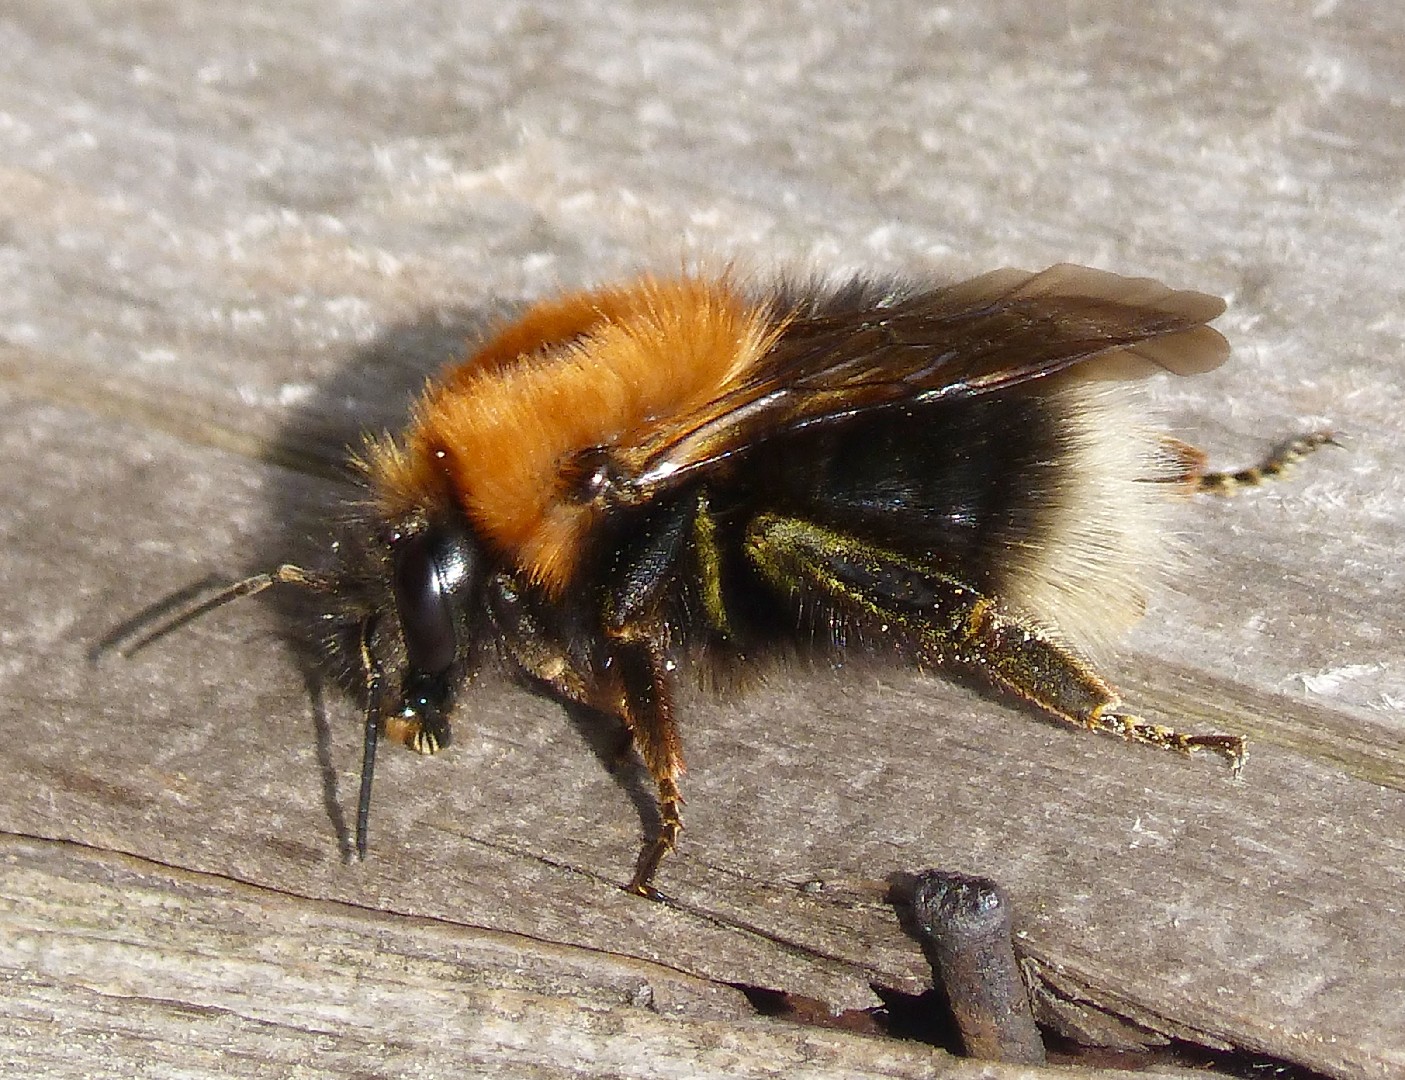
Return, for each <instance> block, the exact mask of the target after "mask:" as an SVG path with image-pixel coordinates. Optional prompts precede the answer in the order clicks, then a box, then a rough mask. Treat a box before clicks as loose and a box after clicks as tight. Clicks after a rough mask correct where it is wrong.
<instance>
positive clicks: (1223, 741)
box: [1085, 701, 1249, 777]
mask: <svg viewBox="0 0 1405 1080" xmlns="http://www.w3.org/2000/svg"><path fill="white" fill-rule="evenodd" d="M1119 707H1120V703H1118V702H1115V701H1114V702H1113V703H1112V704H1110V705H1108V706H1107V707H1105V708H1101V709H1097V710H1095V711H1094V714H1093V715H1092V716H1090V717H1089V718H1088V720H1087V721H1085V723H1086V725H1087V727H1089V728H1091V729H1093V730H1096V731H1110V732H1112V733H1113V734H1114V735H1121V736H1122V737H1123V738H1124V739H1127V740H1128V741H1129V742H1139V743H1146V744H1147V745H1148V746H1159V747H1161V748H1162V749H1163V750H1175V751H1176V752H1178V753H1181V754H1192V753H1194V752H1195V751H1196V750H1210V751H1213V752H1214V753H1217V754H1220V755H1221V756H1222V757H1224V759H1225V760H1226V761H1228V762H1229V771H1230V775H1231V776H1234V777H1238V776H1239V774H1240V773H1241V772H1243V770H1244V760H1245V758H1247V757H1248V756H1249V750H1248V745H1247V743H1246V742H1245V739H1244V736H1242V735H1215V734H1212V735H1185V734H1182V733H1181V732H1179V731H1177V730H1176V729H1175V728H1170V727H1167V726H1166V725H1165V724H1155V723H1152V722H1151V721H1149V720H1143V719H1142V718H1141V717H1140V716H1134V715H1132V714H1131V713H1123V712H1117V711H1116V709H1117V708H1119Z"/></svg>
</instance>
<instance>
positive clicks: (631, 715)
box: [611, 625, 683, 900]
mask: <svg viewBox="0 0 1405 1080" xmlns="http://www.w3.org/2000/svg"><path fill="white" fill-rule="evenodd" d="M611 660H612V662H613V663H612V666H613V667H614V668H615V670H616V672H617V677H618V679H619V683H620V697H621V700H620V715H621V716H622V717H623V718H624V722H625V726H626V727H628V728H629V730H630V733H631V734H632V735H633V736H634V745H635V746H636V747H637V748H638V750H639V756H640V757H642V758H643V759H644V764H645V765H646V766H647V767H648V769H649V773H650V775H651V776H653V778H654V783H655V784H656V785H657V787H658V808H659V832H658V835H657V836H656V837H655V838H654V839H653V840H651V841H649V842H648V843H646V844H645V845H644V848H643V850H641V851H640V853H639V862H638V864H637V865H636V868H635V871H634V877H633V878H631V879H630V882H629V885H628V886H627V888H628V891H630V892H632V893H638V894H639V895H640V896H647V897H648V898H649V899H651V900H658V899H661V895H660V893H659V891H658V890H657V889H655V888H654V887H653V885H651V884H650V882H651V881H652V880H653V877H654V874H655V872H657V870H658V868H659V864H660V863H661V862H662V861H663V859H664V856H666V855H668V854H669V852H671V851H673V849H674V848H675V847H677V846H678V834H679V833H681V832H682V831H683V813H682V811H683V795H682V792H681V791H680V790H679V787H678V780H679V777H681V776H682V775H683V744H682V740H681V739H680V738H679V737H678V725H677V723H676V721H675V720H674V718H673V685H672V676H671V675H669V671H668V662H667V660H666V658H665V656H664V635H663V633H662V629H661V628H657V627H651V626H648V625H645V626H631V625H626V626H624V627H622V628H620V629H619V630H616V631H614V632H613V633H612V642H611Z"/></svg>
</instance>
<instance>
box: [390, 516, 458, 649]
mask: <svg viewBox="0 0 1405 1080" xmlns="http://www.w3.org/2000/svg"><path fill="white" fill-rule="evenodd" d="M391 559H392V564H393V566H392V580H391V588H392V591H393V592H394V594H395V610H396V614H397V615H398V616H399V618H400V633H401V636H402V637H403V639H404V641H405V656H406V659H407V660H409V664H410V668H411V670H412V672H414V673H415V674H418V675H442V674H443V673H444V672H446V671H448V669H449V667H450V666H451V665H452V664H453V662H454V660H455V659H457V657H458V655H459V645H460V642H459V618H458V615H457V610H458V609H460V608H462V607H463V606H464V605H465V604H467V603H468V602H470V600H471V599H472V596H471V594H472V591H473V577H474V569H475V565H474V564H475V562H476V559H477V556H476V552H475V551H474V548H473V543H472V541H471V539H470V538H469V536H468V535H467V533H466V532H465V531H464V530H462V529H458V528H454V527H452V526H448V525H442V524H431V525H430V527H429V528H427V529H425V530H423V531H422V532H417V533H412V534H410V535H409V536H404V537H402V538H400V539H398V540H395V541H393V542H392V547H391Z"/></svg>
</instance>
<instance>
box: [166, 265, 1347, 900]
mask: <svg viewBox="0 0 1405 1080" xmlns="http://www.w3.org/2000/svg"><path fill="white" fill-rule="evenodd" d="M1223 310H1224V304H1223V302H1222V301H1221V300H1219V299H1217V298H1215V297H1212V296H1208V295H1205V294H1203V293H1198V292H1188V291H1177V290H1173V289H1170V288H1167V287H1165V286H1163V285H1160V284H1158V283H1156V282H1153V281H1150V280H1145V279H1132V278H1125V277H1120V276H1116V275H1113V274H1109V273H1105V272H1101V271H1097V270H1091V269H1087V268H1083V267H1077V266H1071V265H1060V266H1055V267H1052V268H1050V269H1048V270H1045V271H1043V272H1040V273H1029V272H1025V271H1020V270H1013V269H1006V270H997V271H995V272H993V273H989V274H986V275H984V276H981V277H978V278H975V279H974V280H971V281H967V282H964V283H961V284H956V285H951V286H944V287H927V286H920V285H914V284H910V283H905V282H901V281H870V280H865V279H857V280H852V281H849V282H847V283H840V284H830V285H821V284H797V283H793V282H792V283H783V284H780V285H776V286H773V287H769V288H766V287H759V286H757V285H755V284H752V283H747V282H743V281H739V280H737V279H736V278H735V277H733V276H729V275H722V276H718V277H710V276H704V275H690V274H683V275H679V276H676V277H671V278H659V277H644V278H641V279H639V280H637V281H634V282H631V283H629V284H626V285H623V286H619V287H613V288H604V289H600V290H597V291H589V292H581V293H576V294H572V295H567V296H564V297H562V298H559V299H554V300H549V301H546V302H543V303H539V304H537V305H535V306H534V307H531V308H530V309H528V310H527V311H526V312H525V313H524V314H523V315H522V317H521V318H520V319H519V320H518V321H516V322H515V323H513V324H511V325H508V326H506V327H505V328H503V329H502V330H500V331H499V332H498V333H497V334H496V336H493V337H491V338H490V339H488V340H487V341H486V342H485V343H484V344H483V345H482V346H481V347H480V348H479V349H478V350H477V352H476V353H474V354H473V355H472V356H471V357H469V358H468V359H466V360H463V361H462V362H459V363H456V364H454V365H452V366H450V367H449V368H448V369H447V370H445V371H444V372H443V373H442V374H441V375H440V376H439V377H438V378H437V379H435V380H434V381H432V382H431V383H430V384H429V385H428V386H427V388H426V389H425V391H424V393H423V395H422V396H421V397H420V399H419V400H418V402H417V403H416V404H415V406H414V408H413V412H412V415H411V418H410V421H409V424H408V426H407V428H406V429H405V430H404V431H403V432H402V433H400V434H399V435H394V436H391V435H381V436H376V437H372V438H370V439H368V440H367V442H366V444H365V446H364V448H363V449H362V450H361V452H360V453H359V455H358V456H357V457H356V459H355V466H356V469H357V471H358V472H359V474H360V477H361V479H362V481H363V482H364V486H365V489H366V490H365V499H364V505H363V506H362V507H361V509H360V511H359V518H358V520H357V522H356V523H355V525H354V527H352V528H351V529H349V530H348V532H347V535H346V538H345V539H344V540H343V541H342V542H340V543H339V544H338V546H337V548H336V551H337V553H338V554H337V565H335V566H333V567H332V568H330V569H327V570H310V569H304V568H302V567H298V566H294V565H291V564H285V565H282V566H279V567H277V568H276V569H274V570H272V571H270V572H268V573H265V574H260V575H257V576H255V577H252V578H248V579H246V580H245V581H242V582H239V583H238V584H236V585H234V586H232V587H231V588H229V589H227V590H225V591H224V592H222V593H220V594H219V595H218V596H216V597H214V598H213V599H211V600H209V601H207V602H206V603H204V604H201V605H199V606H198V608H196V609H195V610H192V611H191V612H189V613H187V615H186V616H183V617H182V618H186V617H193V616H194V615H195V614H199V613H200V612H203V611H205V610H208V609H209V608H211V607H213V606H216V605H217V604H221V603H224V602H226V601H228V600H231V599H233V598H235V597H237V596H245V595H250V594H253V593H256V592H259V591H262V590H263V589H265V588H268V587H270V586H272V585H274V584H288V585H294V586H298V587H300V588H302V589H305V590H309V591H310V593H311V594H313V595H314V596H315V597H316V598H317V602H318V604H320V610H321V612H322V618H321V620H320V622H321V625H322V627H323V634H324V636H325V637H326V639H327V644H328V646H329V648H330V651H331V652H332V653H333V654H334V655H337V656H340V657H342V658H343V660H344V661H345V662H346V663H348V664H349V666H350V668H351V670H352V671H353V672H354V680H353V681H354V682H355V683H356V684H357V686H358V688H359V690H360V691H361V692H362V693H363V694H364V703H365V746H364V762H363V768H362V775H361V789H360V798H359V805H358V814H357V835H356V845H357V850H358V852H359V853H360V854H361V855H362V856H363V857H364V855H365V852H366V846H367V836H368V820H369V808H370V802H371V784H372V777H373V775H374V765H375V755H376V749H377V745H378V743H379V742H380V741H381V740H382V739H384V738H389V739H391V740H393V741H396V742H401V743H404V744H406V745H408V746H410V747H412V748H413V749H415V750H417V751H419V752H421V753H434V752H436V751H438V750H440V749H442V748H443V747H445V746H448V745H449V742H450V718H451V714H452V713H453V712H454V711H455V706H456V698H457V696H458V695H459V692H460V690H461V689H462V688H463V687H465V686H466V685H467V683H468V682H469V680H470V678H471V676H472V675H473V674H474V673H476V672H477V671H478V670H479V669H480V668H481V667H482V666H483V665H484V663H485V662H487V661H488V660H489V659H490V658H491V657H492V656H493V655H495V654H496V655H497V656H499V657H501V658H502V659H503V660H504V661H505V662H506V664H507V665H508V666H509V667H510V668H511V669H514V670H515V671H516V672H518V673H519V674H521V675H523V676H525V677H526V679H527V680H529V681H530V682H531V683H533V684H535V685H536V686H538V687H540V688H542V689H543V690H544V691H546V692H547V693H549V694H551V695H553V696H554V697H556V698H558V699H561V700H563V701H565V702H571V703H576V704H578V705H581V706H585V707H587V708H588V709H590V710H593V711H594V712H597V713H602V714H605V715H607V716H610V717H615V718H617V719H618V721H620V722H621V723H622V724H623V727H624V729H625V730H626V731H627V732H628V735H629V737H630V739H631V740H632V743H633V746H634V747H635V748H636V749H637V751H638V754H639V756H640V757H641V758H642V760H643V762H644V764H645V766H647V768H648V770H649V772H650V774H651V775H652V777H653V780H654V782H655V784H656V785H657V798H658V812H659V823H660V825H659V828H658V830H657V835H655V836H652V837H650V838H649V839H648V840H647V842H646V843H645V845H644V847H643V850H642V851H641V853H640V856H639V860H638V863H637V866H636V869H635V871H634V875H633V878H632V879H631V880H630V882H629V885H628V888H629V889H630V890H632V891H633V892H636V893H639V894H641V895H645V896H651V897H657V895H658V894H657V893H656V892H655V890H654V887H653V885H652V881H653V878H654V876H655V872H656V871H657V869H658V867H659V864H660V861H661V860H662V859H663V858H664V857H665V856H666V855H667V854H668V853H669V852H670V851H672V850H673V849H674V847H675V845H676V844H677V842H678V838H679V833H680V830H681V829H682V827H683V820H682V816H681V805H682V801H683V800H682V795H681V792H680V787H679V784H680V779H681V776H682V774H683V767H684V765H683V751H682V743H681V740H680V737H679V725H678V719H677V717H676V716H675V708H674V697H675V694H674V688H675V680H676V679H677V678H678V677H679V674H678V673H679V672H680V671H682V670H684V669H687V668H690V667H701V668H707V667H711V666H713V665H716V664H719V663H721V664H728V663H732V664H745V663H749V662H752V661H754V660H755V659H756V658H758V657H760V656H762V655H764V654H766V653H768V652H772V651H774V650H775V648H776V647H777V646H778V645H779V644H784V645H786V646H787V647H788V648H789V649H791V650H798V651H801V652H806V651H810V652H818V653H824V652H826V651H829V650H840V649H844V648H846V647H859V648H862V649H864V650H866V651H870V652H879V653H884V652H886V653H889V654H891V655H892V656H894V657H896V658H897V659H898V660H899V662H906V663H910V664H915V665H919V666H921V667H922V668H931V669H943V670H948V671H965V672H971V673H975V674H976V675H978V676H979V677H982V678H984V679H985V680H988V681H989V682H990V683H992V684H994V685H995V686H996V687H999V688H1003V689H1004V690H1005V691H1008V692H1011V693H1013V694H1014V695H1017V696H1018V697H1020V698H1023V699H1025V700H1026V701H1028V702H1030V703H1032V704H1033V705H1035V706H1037V707H1038V708H1039V709H1042V710H1043V711H1044V712H1046V713H1048V714H1050V715H1051V716H1054V717H1057V718H1059V719H1061V720H1064V721H1067V722H1069V723H1071V724H1075V725H1079V726H1083V727H1087V728H1092V729H1098V730H1103V731H1109V732H1113V733H1115V734H1118V735H1121V736H1123V737H1125V738H1127V739H1131V740H1135V741H1137V742H1142V743H1149V744H1152V745H1154V746H1160V747H1166V748H1169V749H1173V750H1179V751H1183V752H1190V751H1193V750H1197V749H1201V748H1204V749H1208V750H1212V751H1218V752H1219V753H1221V754H1223V755H1225V756H1226V757H1227V758H1228V759H1229V760H1230V762H1231V764H1232V765H1233V767H1234V768H1235V769H1236V770H1237V769H1238V767H1239V766H1240V764H1242V761H1243V757H1244V742H1243V740H1242V739H1241V738H1240V737H1238V736H1234V735H1225V734H1182V733H1180V732H1177V731H1175V730H1173V729H1171V728H1168V727H1165V726H1162V725H1160V724H1156V723H1151V722H1149V721H1146V720H1143V719H1141V718H1140V717H1138V716H1136V715H1134V714H1132V713H1130V712H1128V711H1126V709H1125V708H1124V706H1123V703H1122V700H1121V698H1120V697H1119V696H1118V694H1117V692H1116V690H1114V689H1113V687H1112V686H1111V685H1110V684H1109V683H1108V682H1106V681H1105V680H1104V679H1103V678H1101V677H1100V676H1099V675H1098V674H1097V672H1096V671H1095V670H1094V668H1093V666H1092V664H1091V662H1090V661H1089V660H1088V659H1087V657H1088V656H1089V655H1092V653H1093V651H1095V650H1096V649H1097V648H1098V647H1099V646H1100V645H1102V644H1104V643H1106V642H1107V641H1109V640H1111V639H1112V638H1113V637H1114V636H1115V635H1116V634H1117V633H1118V632H1119V631H1120V630H1122V629H1124V628H1125V627H1126V626H1128V625H1129V624H1130V623H1132V622H1133V621H1134V620H1135V619H1136V618H1137V617H1139V616H1140V615H1141V614H1142V611H1143V609H1144V605H1145V589H1146V587H1147V585H1148V584H1149V583H1150V582H1151V581H1153V580H1154V579H1155V578H1156V577H1157V575H1158V573H1159V572H1163V571H1164V568H1165V567H1167V566H1168V565H1170V564H1171V562H1172V561H1173V555H1174V544H1173V543H1172V542H1171V540H1170V537H1171V536H1172V528H1171V525H1170V522H1169V518H1168V513H1169V512H1170V510H1171V508H1172V507H1173V506H1174V504H1175V502H1176V501H1177V499H1178V498H1180V497H1184V496H1187V495H1190V494H1193V493H1195V492H1198V491H1219V492H1224V491H1228V490H1232V489H1234V488H1236V487H1239V486H1243V485H1245V484H1252V483H1256V482H1257V481H1258V480H1260V479H1262V478H1263V477H1265V476H1268V475H1272V474H1273V473H1275V472H1278V471H1280V470H1281V469H1282V468H1283V467H1285V466H1286V465H1287V464H1289V463H1290V462H1291V461H1293V460H1294V459H1296V457H1298V456H1300V455H1301V454H1303V453H1305V452H1307V451H1309V450H1311V449H1313V448H1315V447H1316V446H1317V445H1320V444H1321V443H1322V442H1325V441H1329V436H1327V435H1325V434H1318V435H1311V436H1306V437H1304V438H1301V439H1298V440H1295V441H1293V442H1292V443H1289V444H1287V445H1286V446H1285V447H1284V448H1283V449H1282V450H1281V451H1280V452H1279V453H1277V454H1275V455H1274V456H1273V457H1271V458H1270V459H1269V460H1268V461H1266V462H1265V463H1264V464H1263V465H1261V466H1259V467H1257V468H1254V469H1249V470H1245V471H1243V472H1240V473H1233V474H1231V473H1212V472H1209V471H1207V468H1206V458H1205V456H1204V455H1203V454H1202V453H1201V452H1200V451H1198V450H1196V449H1195V448H1193V447H1191V446H1188V445H1187V444H1186V443H1183V442H1181V441H1179V440H1177V439H1175V438H1172V437H1170V436H1168V435H1164V434H1160V433H1158V432H1156V431H1155V430H1152V429H1151V428H1148V427H1147V426H1146V424H1145V420H1144V418H1143V415H1142V410H1140V409H1139V407H1138V403H1137V400H1136V394H1135V384H1136V382H1137V380H1138V379H1140V378H1141V377H1142V376H1144V375H1146V374H1148V373H1150V372H1154V371H1163V370H1164V371H1169V372H1172V373H1174V374H1177V375H1193V374H1196V373H1199V372H1204V371H1207V370H1210V369H1212V368H1214V367H1216V366H1217V365H1219V364H1220V363H1222V362H1223V361H1224V359H1225V358H1226V356H1227V355H1228V351H1229V350H1228V345H1227V343H1226V341H1225V339H1224V338H1223V337H1222V336H1221V335H1220V334H1219V333H1218V332H1217V331H1215V330H1214V329H1212V328H1211V327H1210V326H1208V325H1207V324H1208V323H1209V322H1210V321H1211V320H1213V319H1214V318H1215V317H1216V316H1218V315H1219V314H1220V313H1221V312H1222V311H1223Z"/></svg>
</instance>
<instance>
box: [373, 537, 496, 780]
mask: <svg viewBox="0 0 1405 1080" xmlns="http://www.w3.org/2000/svg"><path fill="white" fill-rule="evenodd" d="M387 548H388V557H387V561H388V570H389V579H390V588H389V593H390V600H391V602H390V604H389V605H387V606H388V607H389V608H390V611H389V612H385V613H383V615H382V617H384V615H385V614H389V615H390V616H391V619H392V621H393V622H394V623H395V627H396V629H398V631H399V635H398V637H399V645H400V648H398V649H395V650H393V655H394V656H395V657H396V660H397V661H398V668H399V670H398V671H396V672H394V673H393V674H394V675H395V676H396V677H395V678H393V679H392V680H391V685H392V686H395V687H397V688H398V689H397V690H396V693H398V696H399V701H398V703H396V704H395V705H394V706H393V707H391V708H383V707H382V703H381V702H379V701H377V702H373V703H372V705H373V706H374V711H375V712H377V713H378V714H379V715H380V716H381V717H383V720H382V721H381V723H383V725H384V730H385V734H386V735H387V736H389V737H391V738H393V739H395V740H396V741H397V742H403V743H404V744H405V745H406V746H409V747H410V748H411V749H412V750H415V751H417V752H419V753H421V754H433V753H436V752H437V751H439V750H440V749H442V748H443V747H445V746H447V745H448V744H449V739H450V734H449V721H448V707H449V703H450V699H451V697H452V693H453V689H454V687H455V686H456V685H457V684H458V683H459V682H460V681H461V680H462V679H463V677H464V676H465V673H466V667H467V665H468V663H469V644H470V642H469V639H470V632H469V627H470V624H471V621H472V617H473V614H474V611H475V608H476V607H477V605H478V602H479V600H480V594H481V591H482V590H481V580H482V559H481V557H480V555H479V551H478V545H477V543H476V542H475V540H474V538H473V535H472V533H471V531H470V530H469V528H468V527H467V525H466V524H465V523H463V522H461V521H457V520H454V519H450V518H440V519H430V520H428V521H425V522H422V523H416V524H415V525H412V526H409V527H395V528H392V529H391V530H390V531H389V534H388V537H387ZM382 629H383V630H384V629H385V628H382ZM363 640H364V645H363V647H365V648H367V649H368V650H370V649H372V648H373V645H372V643H371V642H370V641H369V640H365V639H363ZM379 666H380V661H379V660H378V659H377V658H376V657H375V656H374V655H368V656H366V657H365V658H363V663H362V667H363V669H364V670H366V671H367V673H368V679H369V680H370V681H372V683H373V684H374V683H376V682H379V680H380V679H381V678H382V677H383V673H382V672H381V671H380V670H379ZM378 689H379V687H378V686H376V685H373V686H372V687H371V692H372V694H373V696H374V695H375V693H376V691H377V690H378ZM378 726H379V725H378ZM369 737H370V736H369V734H368V738H369Z"/></svg>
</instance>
